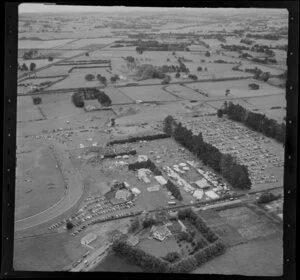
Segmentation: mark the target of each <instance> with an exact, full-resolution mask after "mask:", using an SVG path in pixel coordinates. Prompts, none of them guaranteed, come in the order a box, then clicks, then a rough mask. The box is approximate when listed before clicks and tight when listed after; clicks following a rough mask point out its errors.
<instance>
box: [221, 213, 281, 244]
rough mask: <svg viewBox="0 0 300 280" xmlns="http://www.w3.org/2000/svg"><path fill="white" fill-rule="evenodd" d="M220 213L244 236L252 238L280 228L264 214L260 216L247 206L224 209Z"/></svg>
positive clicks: (268, 233) (271, 232)
mask: <svg viewBox="0 0 300 280" xmlns="http://www.w3.org/2000/svg"><path fill="white" fill-rule="evenodd" d="M219 215H220V216H221V217H223V218H225V219H226V220H227V222H228V223H229V224H230V225H232V226H234V227H235V228H237V230H238V232H239V233H240V234H241V235H242V237H244V238H246V239H248V240H251V239H254V238H257V237H262V236H266V235H270V234H273V233H275V232H277V231H278V228H277V227H276V226H275V225H274V224H273V223H272V222H270V221H269V220H268V219H267V218H265V217H264V216H258V215H257V214H256V213H255V212H253V211H252V210H250V208H247V207H238V208H232V209H227V210H222V211H220V212H219Z"/></svg>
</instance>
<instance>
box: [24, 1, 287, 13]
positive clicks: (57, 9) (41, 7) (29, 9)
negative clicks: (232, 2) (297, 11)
mask: <svg viewBox="0 0 300 280" xmlns="http://www.w3.org/2000/svg"><path fill="white" fill-rule="evenodd" d="M168 9H169V8H168ZM179 9H182V8H175V9H174V8H173V10H179ZM161 10H162V8H161V7H152V8H145V7H124V6H111V7H110V6H107V7H105V6H102V7H101V6H68V5H53V4H50V5H49V4H48V5H46V4H37V3H32V4H30V3H25V4H21V5H20V6H19V13H67V12H72V13H75V12H81V13H83V12H124V11H153V12H154V11H161ZM184 10H185V11H189V10H193V11H195V10H199V11H201V10H202V11H203V12H204V11H205V12H208V11H213V12H216V11H218V10H219V11H220V12H221V11H223V12H224V11H225V10H226V12H235V11H236V10H237V9H234V8H218V9H216V8H197V9H196V8H184ZM239 10H240V11H241V9H239ZM243 10H245V11H247V10H248V11H249V9H243ZM253 10H254V9H253ZM255 10H257V9H255ZM260 10H261V9H260ZM264 10H265V11H266V12H267V10H272V12H273V13H274V12H275V11H274V9H264ZM276 10H277V11H276V12H280V10H279V9H276ZM281 11H283V10H281Z"/></svg>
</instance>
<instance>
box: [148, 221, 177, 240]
mask: <svg viewBox="0 0 300 280" xmlns="http://www.w3.org/2000/svg"><path fill="white" fill-rule="evenodd" d="M151 233H152V236H153V238H155V239H157V240H159V241H163V240H165V239H166V237H168V236H170V235H172V233H171V232H170V230H169V229H168V228H167V226H166V225H162V226H152V228H151Z"/></svg>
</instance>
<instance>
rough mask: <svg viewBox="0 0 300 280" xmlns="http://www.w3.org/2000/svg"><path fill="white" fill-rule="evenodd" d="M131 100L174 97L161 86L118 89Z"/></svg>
mask: <svg viewBox="0 0 300 280" xmlns="http://www.w3.org/2000/svg"><path fill="white" fill-rule="evenodd" d="M120 90H121V91H122V92H123V93H124V94H125V95H127V96H128V97H129V98H130V99H133V100H142V101H174V100H177V98H176V97H174V96H172V95H171V94H169V93H167V92H165V91H164V90H163V89H162V86H143V87H124V88H121V89H120Z"/></svg>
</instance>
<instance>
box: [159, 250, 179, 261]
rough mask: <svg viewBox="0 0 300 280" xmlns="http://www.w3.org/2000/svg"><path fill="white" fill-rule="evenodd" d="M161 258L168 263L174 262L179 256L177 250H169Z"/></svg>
mask: <svg viewBox="0 0 300 280" xmlns="http://www.w3.org/2000/svg"><path fill="white" fill-rule="evenodd" d="M162 258H163V259H164V260H165V261H167V262H169V263H174V262H177V261H178V260H180V259H181V256H180V254H179V253H178V252H169V253H168V254H167V255H165V256H164V257H162Z"/></svg>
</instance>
